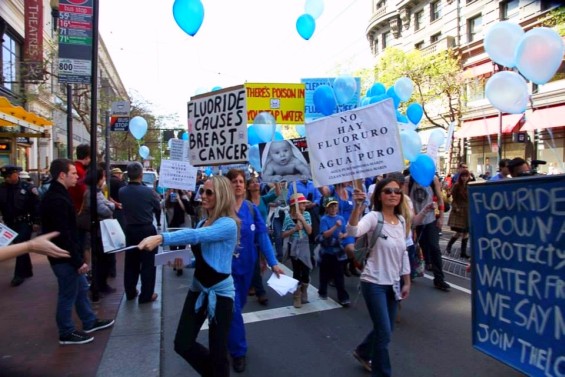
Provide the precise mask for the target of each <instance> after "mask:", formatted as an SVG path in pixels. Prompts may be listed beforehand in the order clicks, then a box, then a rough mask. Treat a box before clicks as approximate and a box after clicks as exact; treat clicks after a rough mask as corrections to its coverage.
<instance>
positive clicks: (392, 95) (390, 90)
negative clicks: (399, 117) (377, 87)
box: [386, 86, 400, 109]
mask: <svg viewBox="0 0 565 377" xmlns="http://www.w3.org/2000/svg"><path fill="white" fill-rule="evenodd" d="M386 94H387V95H388V96H389V97H390V98H392V100H393V101H394V107H395V108H396V109H398V106H399V105H400V97H398V96H397V95H396V92H395V91H394V86H391V87H390V88H388V89H387V91H386Z"/></svg>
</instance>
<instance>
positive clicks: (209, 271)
mask: <svg viewBox="0 0 565 377" xmlns="http://www.w3.org/2000/svg"><path fill="white" fill-rule="evenodd" d="M201 198H202V209H203V210H204V211H205V212H206V215H205V219H204V220H202V221H200V223H199V224H198V227H197V228H195V229H189V228H187V229H182V230H177V231H175V232H170V233H168V232H165V233H162V234H160V235H156V236H151V237H147V238H145V239H144V240H142V241H141V242H140V243H139V245H138V247H139V249H143V250H153V249H154V248H156V247H157V246H159V245H186V244H191V245H192V252H193V253H194V257H195V270H194V279H193V280H192V285H191V287H190V288H189V291H188V294H187V296H186V300H185V303H184V307H183V309H182V314H181V317H180V320H179V324H178V327H177V333H176V336H175V351H176V352H177V353H178V354H179V355H181V356H182V357H183V358H184V359H185V360H186V361H187V362H188V363H189V364H190V365H191V366H192V367H193V368H194V369H195V370H196V371H197V372H198V373H199V374H200V375H202V376H229V374H230V373H229V360H228V356H227V355H228V347H227V345H228V334H229V330H230V324H231V321H232V313H233V311H234V298H235V286H234V281H233V278H232V275H231V269H232V266H231V264H232V257H233V254H234V250H236V245H237V243H238V242H237V241H238V226H239V219H238V218H237V215H236V213H235V211H234V208H235V197H234V194H233V190H232V188H231V183H230V181H229V180H228V179H227V178H225V177H221V176H216V177H212V178H210V179H208V180H207V181H206V182H205V183H204V184H203V186H202V188H201ZM206 317H208V319H209V321H208V322H209V325H210V332H209V335H208V348H206V347H205V346H204V345H202V344H200V343H198V342H197V341H196V338H197V336H198V333H199V332H200V328H201V327H202V324H203V323H204V320H205V319H206Z"/></svg>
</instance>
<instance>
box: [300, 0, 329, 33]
mask: <svg viewBox="0 0 565 377" xmlns="http://www.w3.org/2000/svg"><path fill="white" fill-rule="evenodd" d="M323 12H324V0H306V3H305V4H304V13H303V14H302V15H300V16H298V19H297V20H296V31H297V32H298V35H300V36H301V37H302V38H304V39H305V40H309V39H310V38H312V35H314V31H316V20H317V19H318V17H320V15H321V14H322V13H323Z"/></svg>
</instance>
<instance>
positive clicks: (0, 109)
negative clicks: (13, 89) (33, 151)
mask: <svg viewBox="0 0 565 377" xmlns="http://www.w3.org/2000/svg"><path fill="white" fill-rule="evenodd" d="M14 125H19V126H24V127H29V128H32V129H36V128H37V127H48V126H52V125H53V122H51V121H50V120H47V119H45V118H43V117H40V116H39V115H36V114H34V113H31V112H29V111H27V110H26V109H24V108H23V107H21V106H14V105H12V104H11V103H10V101H9V100H8V99H7V98H6V97H1V96H0V126H14Z"/></svg>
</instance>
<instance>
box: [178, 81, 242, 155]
mask: <svg viewBox="0 0 565 377" xmlns="http://www.w3.org/2000/svg"><path fill="white" fill-rule="evenodd" d="M188 131H189V134H190V140H189V144H190V162H191V163H192V165H193V166H210V165H220V164H235V163H243V162H247V160H248V157H247V149H248V146H247V111H246V104H245V88H244V87H243V86H237V87H232V88H226V89H222V90H218V91H215V92H210V93H206V94H202V95H200V96H196V97H192V98H191V99H190V102H188Z"/></svg>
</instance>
